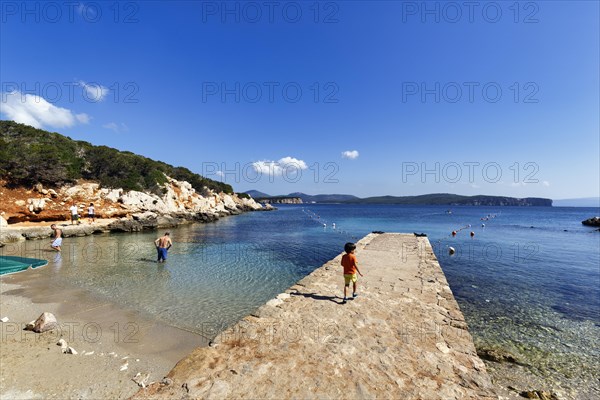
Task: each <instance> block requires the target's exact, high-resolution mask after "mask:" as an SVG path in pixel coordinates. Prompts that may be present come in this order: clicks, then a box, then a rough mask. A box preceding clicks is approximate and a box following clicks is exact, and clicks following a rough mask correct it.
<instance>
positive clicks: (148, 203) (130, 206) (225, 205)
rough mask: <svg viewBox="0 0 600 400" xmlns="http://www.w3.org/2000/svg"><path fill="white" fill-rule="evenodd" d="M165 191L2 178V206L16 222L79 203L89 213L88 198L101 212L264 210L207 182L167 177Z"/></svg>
mask: <svg viewBox="0 0 600 400" xmlns="http://www.w3.org/2000/svg"><path fill="white" fill-rule="evenodd" d="M166 178H167V183H165V184H164V185H163V186H162V188H161V189H162V193H163V194H162V195H158V194H155V193H150V192H141V191H136V190H124V189H110V188H102V187H101V186H100V185H99V184H98V183H95V182H82V183H79V184H76V185H66V186H63V187H60V188H57V189H56V190H54V189H45V188H44V187H43V186H42V185H41V184H37V185H35V186H34V188H32V189H25V188H16V189H12V188H9V187H7V185H6V184H5V183H2V182H0V194H1V195H2V200H3V201H2V206H1V209H0V212H1V213H3V217H4V219H6V220H7V221H8V223H9V224H12V223H16V222H25V221H29V222H41V221H64V220H67V219H69V218H70V212H69V207H71V205H72V204H75V205H77V207H78V209H79V215H80V216H85V215H87V207H88V206H89V204H90V203H93V204H94V206H95V213H96V217H98V218H121V217H128V218H131V217H132V216H134V215H136V214H140V213H152V214H156V215H160V216H177V217H183V218H189V219H193V218H195V216H196V215H197V214H206V215H207V216H209V217H210V216H214V217H217V218H218V217H219V216H223V215H230V214H239V213H241V212H243V211H256V210H262V209H263V208H264V207H263V206H262V205H260V204H259V203H257V202H256V201H254V199H252V198H247V197H240V196H238V195H237V194H227V193H224V192H220V193H216V192H215V191H214V190H212V189H208V188H207V187H204V188H203V190H202V192H200V193H198V192H197V191H196V190H195V189H194V188H193V187H192V186H191V184H190V183H189V182H185V181H178V180H176V179H173V178H170V177H166Z"/></svg>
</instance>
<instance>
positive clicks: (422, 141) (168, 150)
mask: <svg viewBox="0 0 600 400" xmlns="http://www.w3.org/2000/svg"><path fill="white" fill-rule="evenodd" d="M74 3H77V4H74ZM1 4H2V5H1V7H2V9H1V10H0V11H1V14H0V16H1V32H0V33H1V35H0V81H1V84H2V88H1V92H2V104H1V107H2V109H1V110H0V111H1V112H2V118H3V119H14V120H17V121H20V122H24V123H29V124H31V125H35V126H38V127H41V128H44V129H47V130H50V131H57V132H60V133H63V134H65V135H68V136H70V137H72V138H74V139H80V140H86V141H89V142H91V143H94V144H103V145H108V146H111V147H116V148H118V149H122V150H129V151H133V152H135V153H139V154H142V155H145V156H147V157H150V158H154V159H159V160H162V161H165V162H168V163H171V164H175V165H182V166H186V167H188V168H190V169H191V170H193V171H195V172H198V173H203V174H204V175H206V176H208V177H210V178H213V179H217V180H225V181H226V182H227V183H230V184H232V185H233V186H234V188H235V189H236V190H237V191H245V190H249V189H256V190H261V191H264V192H267V193H269V194H284V193H289V192H297V191H301V192H306V193H310V194H316V193H349V194H355V195H358V196H370V195H385V194H391V195H415V194H425V193H434V192H450V193H458V194H466V195H473V194H491V195H509V196H516V197H526V196H539V197H549V198H554V199H561V198H575V197H590V196H598V195H599V192H600V188H599V185H600V183H599V182H600V176H599V170H600V164H599V163H600V161H599V157H600V156H599V154H600V143H599V140H600V139H599V138H600V127H599V111H598V110H599V108H600V104H599V92H600V91H599V87H600V81H599V69H600V62H599V48H600V43H599V37H600V32H599V22H598V21H599V20H600V15H599V3H598V2H596V1H585V2H573V1H569V2H566V1H565V2H561V1H552V2H549V1H542V2H520V3H517V6H515V3H514V2H512V1H511V2H485V1H484V2H479V3H477V4H478V5H476V6H473V8H472V9H469V8H468V7H467V6H465V5H464V2H434V1H432V2H427V3H423V2H420V1H419V2H412V1H408V2H360V1H343V2H342V1H338V2H328V1H325V2H286V1H282V2H271V3H269V2H228V3H223V2H212V1H208V2H207V1H195V2H191V1H190V2H159V1H143V2H128V1H125V2H119V3H117V2H60V1H59V2H49V3H48V2H29V3H22V2H3V3H1ZM71 4H74V5H71ZM225 7H226V8H225ZM344 152H346V153H344ZM107 162H110V161H107Z"/></svg>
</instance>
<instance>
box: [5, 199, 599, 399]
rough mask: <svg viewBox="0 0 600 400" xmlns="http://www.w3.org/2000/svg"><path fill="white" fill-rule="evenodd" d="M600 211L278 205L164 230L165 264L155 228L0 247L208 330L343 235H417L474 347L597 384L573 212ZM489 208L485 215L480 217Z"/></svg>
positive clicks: (593, 294)
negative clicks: (53, 244)
mask: <svg viewBox="0 0 600 400" xmlns="http://www.w3.org/2000/svg"><path fill="white" fill-rule="evenodd" d="M599 214H600V210H598V209H597V208H587V209H586V208H546V207H540V208H536V207H531V208H525V207H523V208H518V207H496V208H494V207H452V209H451V213H449V212H448V209H447V208H445V207H436V206H429V207H424V206H390V205H385V206H384V205H369V206H359V205H318V204H311V205H303V206H302V205H289V206H281V207H280V208H279V210H278V211H275V212H262V213H246V214H243V215H240V216H235V217H229V218H224V219H222V220H220V221H218V222H216V223H213V224H198V225H191V226H185V227H180V228H177V229H173V230H171V237H172V238H173V241H174V243H175V245H174V247H173V248H172V250H171V251H170V252H169V259H168V261H167V263H166V264H164V265H163V264H156V262H155V261H154V260H155V257H156V253H155V250H154V246H153V240H154V239H155V238H156V235H157V233H156V232H151V233H137V234H112V235H96V236H90V237H82V238H67V239H65V242H64V246H63V249H64V251H63V254H62V256H55V255H54V253H51V252H47V251H46V250H45V246H46V245H47V243H46V241H27V242H25V243H24V244H15V245H9V246H7V247H5V248H3V249H0V254H4V255H17V256H23V257H35V258H50V263H49V265H48V266H47V267H44V268H42V269H38V270H37V272H38V273H41V274H43V278H44V279H47V280H49V282H50V283H51V284H53V285H57V286H58V287H60V286H61V285H63V286H67V285H70V286H76V287H83V288H86V289H87V290H88V291H89V292H90V293H91V294H92V295H94V296H100V297H103V298H109V299H112V300H113V301H114V302H116V303H118V304H120V305H122V306H124V307H128V308H133V309H136V310H139V311H140V312H142V313H145V314H148V315H150V316H152V317H153V318H157V319H160V320H162V321H164V322H167V323H169V324H172V325H174V326H178V327H181V328H184V329H188V330H191V331H194V332H197V333H200V334H203V335H205V336H212V335H214V334H215V333H217V332H218V331H220V330H222V329H224V328H225V327H226V326H228V325H230V324H232V323H234V322H236V321H237V320H239V319H240V318H242V317H243V316H245V315H247V314H248V313H250V312H252V311H253V310H254V309H256V308H257V307H259V306H260V305H262V304H264V303H265V302H266V301H267V300H268V299H270V298H272V297H273V296H275V295H276V294H278V293H280V292H282V291H284V290H285V289H286V288H287V287H289V286H290V285H292V284H293V283H294V282H296V281H297V280H298V279H300V278H302V277H303V276H305V275H306V274H308V273H310V272H311V271H312V270H314V269H315V268H317V267H319V266H321V265H322V264H323V263H324V262H326V261H328V260H330V259H331V258H332V257H334V256H335V255H337V254H338V253H339V252H341V251H342V248H343V245H344V243H345V242H346V241H353V240H357V238H361V237H363V236H364V235H365V234H367V233H369V232H371V231H374V230H380V231H387V232H424V233H427V234H428V236H429V239H430V241H431V243H432V245H433V246H434V250H435V252H436V255H437V256H438V259H439V261H440V264H441V265H442V268H443V270H444V272H445V274H446V277H447V279H448V282H449V284H450V286H451V288H452V290H453V292H454V294H455V296H456V299H457V301H458V302H459V305H460V306H461V309H462V311H463V313H464V314H465V317H466V319H467V322H468V323H469V326H470V331H471V333H472V334H473V337H474V339H475V342H476V344H477V345H478V346H483V347H498V346H499V347H502V348H503V349H505V350H508V351H510V352H511V353H513V354H514V355H515V356H517V358H519V359H520V360H521V361H522V362H523V363H524V364H526V365H528V368H530V369H531V371H533V372H534V373H536V374H539V375H541V376H550V377H553V378H556V379H557V380H563V381H564V380H566V381H569V382H571V386H573V385H586V386H588V387H592V388H595V389H594V390H598V387H599V386H600V385H599V383H598V379H597V376H598V375H599V372H600V364H599V362H598V359H600V357H599V356H600V350H599V349H600V339H599V338H600V270H599V269H600V233H599V232H595V231H594V229H593V228H589V227H585V226H583V225H582V224H581V221H582V220H584V219H586V218H589V217H591V216H594V215H599ZM317 215H318V218H317V217H316V216H317ZM488 215H495V216H496V217H495V218H491V219H489V220H485V221H482V220H481V218H482V217H486V216H488ZM333 222H335V223H336V227H337V229H336V230H333V229H332V223H333ZM323 223H327V227H323ZM482 223H484V224H485V225H486V226H485V227H482V226H481V225H482ZM469 224H470V225H471V227H469V228H466V229H464V230H461V231H459V233H458V234H457V236H456V237H451V236H450V232H452V231H453V230H458V229H459V228H461V227H465V226H468V225H469ZM470 231H473V232H474V233H475V236H474V237H473V238H471V237H470V236H469V232H470ZM448 246H452V247H454V248H455V249H456V250H457V252H456V254H455V255H454V256H449V254H448ZM55 257H56V258H55Z"/></svg>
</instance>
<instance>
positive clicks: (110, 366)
mask: <svg viewBox="0 0 600 400" xmlns="http://www.w3.org/2000/svg"><path fill="white" fill-rule="evenodd" d="M43 268H50V267H49V266H46V267H41V269H43ZM41 275H42V274H41V271H40V270H28V271H24V272H21V273H17V274H12V275H4V276H2V277H1V278H0V317H8V318H9V321H8V322H4V323H3V322H0V342H1V346H0V398H3V399H4V398H7V399H8V398H10V399H19V398H23V399H25V398H28V399H29V398H44V399H64V398H80V399H99V398H115V399H116V398H127V397H130V396H131V395H133V394H134V393H135V392H136V391H137V390H138V389H139V386H138V384H137V383H135V382H134V381H132V378H133V377H134V376H135V375H136V374H137V373H141V374H143V375H144V376H145V375H146V374H149V377H148V379H147V381H146V383H151V382H154V381H160V380H161V379H162V378H163V377H164V376H165V375H166V374H167V372H168V371H169V370H170V369H171V368H172V367H173V365H175V363H177V361H179V360H180V359H181V358H182V357H184V356H185V355H187V354H189V353H190V352H191V351H192V350H193V349H194V348H196V347H198V346H205V345H206V344H207V343H208V339H207V338H204V337H202V336H200V335H198V334H196V333H192V332H187V331H185V330H181V329H178V328H174V327H171V326H169V325H166V324H163V323H161V322H157V321H155V320H152V319H149V318H146V317H145V316H142V315H140V314H139V313H137V312H135V311H133V310H127V309H123V308H121V307H117V306H115V305H114V304H112V303H110V302H108V301H102V300H99V299H97V298H95V297H93V296H91V295H90V294H89V293H88V292H86V291H85V290H82V289H77V288H65V287H61V288H57V287H52V286H50V285H49V284H47V283H46V281H45V280H44V279H42V276H41ZM45 311H48V312H51V313H53V314H54V315H55V316H56V318H57V320H58V322H59V324H60V328H59V329H57V330H54V331H49V332H45V333H41V334H38V333H34V332H30V331H25V330H23V328H24V326H25V324H26V323H28V322H30V321H32V320H35V319H36V318H37V317H38V316H39V315H40V314H42V313H43V312H45ZM60 338H63V339H64V340H66V341H67V342H68V344H69V346H72V347H73V348H74V349H75V350H76V351H77V352H78V354H77V355H73V354H63V353H62V352H61V348H60V346H58V345H56V343H57V342H58V340H59V339H60ZM125 366H126V367H127V368H125Z"/></svg>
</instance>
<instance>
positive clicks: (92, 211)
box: [88, 203, 96, 223]
mask: <svg viewBox="0 0 600 400" xmlns="http://www.w3.org/2000/svg"><path fill="white" fill-rule="evenodd" d="M95 220H96V209H95V208H94V203H90V206H89V207H88V222H89V223H93V222H94V221H95Z"/></svg>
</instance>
